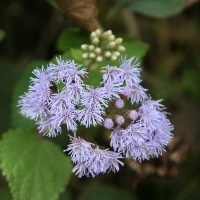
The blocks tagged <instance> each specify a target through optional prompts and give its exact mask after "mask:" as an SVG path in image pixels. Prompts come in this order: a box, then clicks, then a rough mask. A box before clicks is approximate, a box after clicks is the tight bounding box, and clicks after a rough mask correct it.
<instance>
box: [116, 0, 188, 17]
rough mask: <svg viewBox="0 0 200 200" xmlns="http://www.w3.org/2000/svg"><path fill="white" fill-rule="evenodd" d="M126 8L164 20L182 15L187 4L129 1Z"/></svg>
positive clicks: (174, 0)
mask: <svg viewBox="0 0 200 200" xmlns="http://www.w3.org/2000/svg"><path fill="white" fill-rule="evenodd" d="M117 1H118V2H119V0H117ZM124 6H125V7H127V8H128V9H130V10H132V11H135V12H139V13H142V14H144V15H148V16H151V17H156V18H164V17H168V16H172V15H174V14H177V13H180V12H181V11H182V10H183V9H184V8H185V7H186V2H185V1H183V0H139V1H138V0H127V1H126V2H125V5H124Z"/></svg>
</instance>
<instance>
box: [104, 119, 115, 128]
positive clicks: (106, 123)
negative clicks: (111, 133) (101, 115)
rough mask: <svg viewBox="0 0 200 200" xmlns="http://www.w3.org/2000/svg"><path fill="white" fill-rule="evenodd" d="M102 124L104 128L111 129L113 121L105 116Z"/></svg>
mask: <svg viewBox="0 0 200 200" xmlns="http://www.w3.org/2000/svg"><path fill="white" fill-rule="evenodd" d="M103 126H104V127H105V128H106V129H112V128H113V126H114V122H113V120H112V119H111V118H106V119H105V120H104V122H103Z"/></svg>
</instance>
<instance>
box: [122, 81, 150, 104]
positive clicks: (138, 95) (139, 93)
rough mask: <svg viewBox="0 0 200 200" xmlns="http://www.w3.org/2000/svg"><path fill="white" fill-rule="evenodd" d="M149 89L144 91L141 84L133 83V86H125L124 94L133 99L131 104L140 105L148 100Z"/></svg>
mask: <svg viewBox="0 0 200 200" xmlns="http://www.w3.org/2000/svg"><path fill="white" fill-rule="evenodd" d="M146 91H147V89H144V88H143V87H142V86H141V85H140V84H139V83H133V84H132V85H131V86H125V87H124V89H123V92H122V94H123V95H124V96H126V97H128V98H130V99H131V103H132V104H134V103H139V102H140V101H144V100H145V99H147V98H148V95H147V94H146Z"/></svg>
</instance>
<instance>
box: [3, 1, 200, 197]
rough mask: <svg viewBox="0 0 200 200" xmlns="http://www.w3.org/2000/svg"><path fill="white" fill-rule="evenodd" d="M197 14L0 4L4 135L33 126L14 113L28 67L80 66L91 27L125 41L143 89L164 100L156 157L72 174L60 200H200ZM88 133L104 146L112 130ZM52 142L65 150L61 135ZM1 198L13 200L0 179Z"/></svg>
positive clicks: (139, 5)
mask: <svg viewBox="0 0 200 200" xmlns="http://www.w3.org/2000/svg"><path fill="white" fill-rule="evenodd" d="M52 5H53V6H52ZM73 6H74V7H73ZM72 7H73V8H75V9H74V10H73V9H71V8H72ZM80 10H81V11H83V12H80ZM199 10H200V2H198V0H163V1H160V0H140V1H138V0H124V1H120V0H115V1H114V0H112V1H106V0H101V1H97V2H96V4H95V1H93V0H84V1H80V2H78V3H77V1H75V0H71V1H65V0H57V2H56V1H53V0H48V1H33V0H29V1H25V0H7V1H1V2H0V11H1V12H0V89H1V97H0V108H1V109H0V119H1V123H0V134H1V135H2V133H4V132H6V131H8V130H9V128H10V127H12V128H17V127H21V128H24V129H34V128H35V124H34V123H32V122H30V121H29V120H28V119H25V118H24V117H22V116H21V115H20V114H19V112H18V109H17V108H16V104H17V101H18V96H19V95H22V94H23V93H24V92H25V91H26V90H27V87H28V81H29V77H30V76H31V71H32V69H33V68H35V67H36V66H37V67H41V66H42V65H44V66H45V65H46V64H47V61H49V60H51V61H52V62H54V61H55V56H56V55H61V56H62V58H64V59H65V58H66V59H72V58H73V59H75V60H76V61H77V62H79V63H83V62H84V61H83V59H82V57H81V51H80V50H79V48H80V45H81V44H83V43H89V33H90V31H91V30H95V29H96V28H100V29H104V30H109V29H111V30H112V31H113V33H114V34H116V35H117V36H118V37H123V38H124V40H125V42H124V46H125V47H126V49H127V51H126V52H125V53H126V54H127V55H128V57H130V56H132V55H136V56H138V57H139V59H140V61H141V62H142V67H143V72H142V76H143V80H144V81H143V86H144V87H145V88H148V89H149V92H150V94H151V95H152V97H153V98H154V99H164V104H165V105H166V106H167V107H168V111H169V112H171V113H172V115H171V116H170V119H171V121H172V123H173V124H174V126H175V131H174V134H175V139H174V140H172V142H171V143H170V145H169V147H168V150H167V152H165V153H164V154H163V156H162V157H161V158H159V159H150V161H145V162H143V163H141V164H140V163H138V162H136V161H131V160H125V162H126V164H127V165H125V167H123V168H122V169H121V170H120V171H119V173H117V174H113V173H109V174H107V175H98V176H97V177H95V178H82V179H78V178H77V177H76V176H74V175H72V177H71V180H70V182H69V184H68V186H66V188H65V190H64V191H63V193H61V194H60V197H59V199H60V200H64V199H77V200H79V199H85V200H98V199H105V200H106V199H109V200H112V199H113V200H114V199H115V200H118V199H122V198H123V199H124V200H129V199H138V200H143V199H155V200H160V199H166V200H167V199H174V200H183V199H193V200H195V199H200V190H199V188H200V172H199V167H200V159H199V156H200V123H199V119H200V117H199V111H200V103H199V102H200V64H199V63H200V39H199V34H200V12H199ZM77 13H79V14H80V13H81V14H82V15H77ZM88 13H89V14H90V15H89V17H88V18H87V16H88V15H87V14H88ZM97 16H98V17H97ZM82 19H84V20H85V21H84V20H82ZM108 63H109V62H107V61H104V62H102V63H101V64H100V66H104V65H106V64H108ZM114 63H115V64H117V62H114ZM109 64H111V63H109ZM98 76H99V74H98V73H97V71H96V70H95V67H94V70H92V71H91V77H90V79H91V80H90V83H92V84H94V85H97V81H99V80H98V79H96V77H98ZM79 131H81V130H79ZM64 132H66V131H64ZM93 132H94V137H95V138H97V139H98V140H100V141H102V142H104V143H105V144H106V143H107V144H108V137H109V134H110V133H107V132H103V130H102V129H101V128H99V129H98V130H95V131H93ZM10 137H11V136H10ZM16 140H17V139H16ZM18 140H20V138H18ZM50 140H51V141H53V142H54V143H55V144H57V145H59V146H60V147H61V149H64V148H65V147H66V144H67V137H66V134H62V135H61V136H59V137H57V138H55V139H50ZM18 145H19V144H18ZM47 145H48V144H47ZM49 145H50V144H49ZM53 148H54V147H53ZM30 156H32V155H31V152H30ZM44 156H45V155H44ZM52 156H53V155H52ZM41 159H42V157H41ZM55 165H58V166H59V163H56V161H55ZM4 175H5V174H4ZM67 178H68V177H67ZM19 181H20V180H19ZM12 184H14V183H12ZM12 184H10V186H11V187H12ZM44 184H45V182H44ZM30 187H31V186H30ZM59 192H60V191H59ZM0 199H4V200H10V199H12V196H11V194H10V192H9V189H8V183H7V181H6V178H5V177H4V176H3V175H1V176H0ZM15 199H17V198H16V197H15ZM52 199H54V198H52Z"/></svg>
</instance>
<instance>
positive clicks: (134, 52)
mask: <svg viewBox="0 0 200 200" xmlns="http://www.w3.org/2000/svg"><path fill="white" fill-rule="evenodd" d="M123 46H124V47H125V48H126V50H125V51H124V52H123V53H122V54H121V55H122V56H125V55H126V56H127V58H131V57H133V56H136V57H138V61H139V62H141V61H142V58H143V57H144V56H145V55H146V53H147V51H148V50H149V45H148V44H146V43H143V42H133V41H124V42H123Z"/></svg>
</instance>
